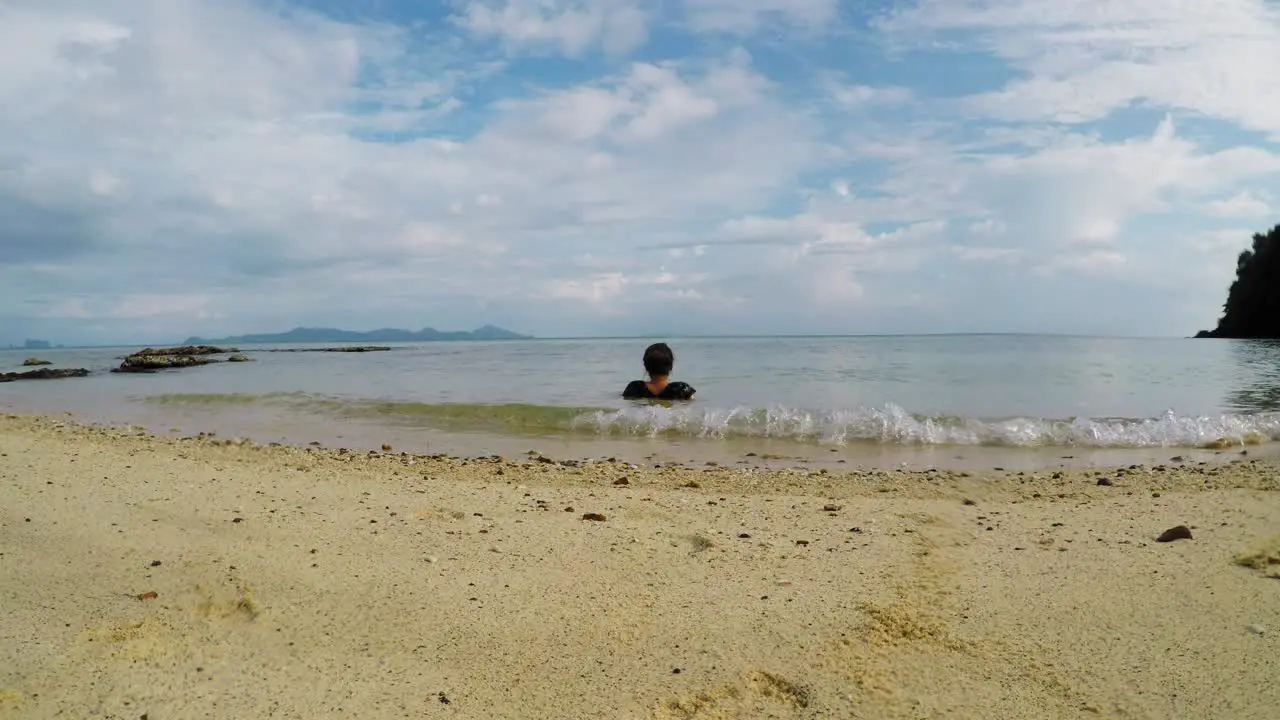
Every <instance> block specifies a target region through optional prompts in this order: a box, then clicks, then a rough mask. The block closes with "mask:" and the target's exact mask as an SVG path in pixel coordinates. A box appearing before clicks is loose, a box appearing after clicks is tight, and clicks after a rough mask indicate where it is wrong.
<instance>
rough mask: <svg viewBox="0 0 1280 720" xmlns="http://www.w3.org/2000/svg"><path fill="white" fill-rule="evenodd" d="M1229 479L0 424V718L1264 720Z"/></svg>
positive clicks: (1259, 551) (1272, 620) (1258, 614)
mask: <svg viewBox="0 0 1280 720" xmlns="http://www.w3.org/2000/svg"><path fill="white" fill-rule="evenodd" d="M534 447H537V445H536V444H534ZM397 450H398V449H397ZM1168 454H1170V455H1172V454H1175V453H1168ZM1184 455H1185V453H1184ZM1219 459H1220V460H1222V461H1223V462H1220V463H1216V464H1214V463H1208V464H1200V463H1199V461H1197V460H1194V459H1191V458H1188V459H1187V461H1184V462H1177V463H1175V462H1171V461H1169V460H1168V459H1166V460H1164V461H1163V462H1164V464H1163V465H1145V466H1142V467H1137V468H1132V469H1129V468H1105V469H1084V468H1074V469H1073V468H1066V469H1052V468H1046V469H1044V470H1040V471H1012V472H1011V471H1005V472H998V471H994V470H982V471H977V470H970V471H959V470H953V471H934V472H928V471H915V470H885V469H864V468H860V467H858V466H855V465H848V466H842V467H841V468H821V469H819V468H807V469H779V470H760V469H752V468H749V467H732V468H730V467H724V466H703V467H696V468H691V467H653V466H652V465H645V466H641V467H633V466H631V465H629V464H626V463H619V462H603V461H602V462H591V463H581V462H564V463H562V462H557V461H555V460H550V459H545V458H537V457H520V458H515V459H510V460H501V461H498V460H493V461H482V460H459V459H451V458H445V457H439V458H428V457H417V456H412V455H406V454H401V453H399V452H397V451H390V452H375V453H373V454H369V453H363V452H346V453H340V452H338V451H333V450H321V449H316V448H307V447H288V446H280V447H263V446H255V445H248V444H225V443H224V441H220V440H218V439H216V438H200V439H185V440H182V439H164V438H157V437H154V436H150V435H147V434H145V433H128V432H120V431H112V430H104V429H96V428H89V427H81V426H76V425H73V424H71V423H70V422H68V421H65V420H58V419H39V418H30V417H14V416H5V417H0V609H2V612H0V717H6V718H8V717H14V718H46V717H76V718H80V717H104V718H105V717H118V718H140V717H146V718H148V720H167V719H168V718H187V717H213V718H247V717H254V718H256V717H277V718H315V717H344V718H345V717H360V718H391V717H397V718H398V717H406V716H409V717H452V718H657V719H663V720H666V719H675V718H679V719H688V720H693V719H699V718H744V719H745V718H942V717H946V718H993V717H1000V718H1099V717H1103V718H1143V719H1146V718H1150V719H1152V720H1154V719H1156V718H1215V719H1231V718H1258V719H1260V720H1261V719H1263V718H1274V717H1276V713H1277V709H1278V708H1280V683H1277V682H1276V680H1275V679H1276V678H1277V677H1280V579H1276V578H1275V577H1271V576H1272V575H1275V574H1277V573H1276V568H1277V567H1280V565H1277V564H1276V563H1280V559H1277V558H1276V553H1277V552H1280V547H1277V545H1276V541H1275V539H1274V538H1276V536H1278V535H1280V492H1277V490H1280V466H1278V465H1276V464H1274V462H1273V461H1272V460H1270V459H1267V460H1258V459H1255V458H1251V457H1249V456H1239V455H1238V454H1235V453H1227V454H1225V455H1223V456H1219ZM624 480H625V482H623V481H624ZM1100 480H1105V481H1106V483H1109V484H1102V485H1100V484H1099V481H1100ZM586 517H597V518H603V519H584V518H586ZM1180 524H1185V525H1187V526H1189V527H1190V530H1191V534H1192V535H1193V537H1192V539H1188V540H1178V541H1174V542H1167V543H1161V542H1156V541H1155V538H1156V537H1157V536H1158V535H1160V533H1161V532H1163V531H1164V530H1166V529H1167V528H1170V527H1171V526H1176V525H1180ZM152 593H154V595H152Z"/></svg>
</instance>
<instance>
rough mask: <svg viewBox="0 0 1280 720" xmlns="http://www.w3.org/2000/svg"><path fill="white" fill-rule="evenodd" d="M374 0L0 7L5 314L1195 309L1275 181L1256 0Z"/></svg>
mask: <svg viewBox="0 0 1280 720" xmlns="http://www.w3.org/2000/svg"><path fill="white" fill-rule="evenodd" d="M382 7H384V9H385V12H382V13H379V15H378V16H377V18H376V19H359V20H353V19H351V18H350V17H346V16H338V15H334V14H329V13H326V12H325V10H324V9H323V8H324V6H322V5H320V4H318V3H314V2H308V3H306V4H304V3H302V2H301V0H289V1H286V2H281V3H276V4H273V5H271V6H269V7H268V6H266V5H263V4H262V3H259V2H256V1H254V0H52V1H50V0H41V1H37V0H11V1H10V2H8V3H5V4H3V5H0V105H3V107H5V108H6V111H5V112H4V113H2V114H0V138H3V140H4V142H0V307H3V308H4V310H3V311H2V312H0V328H5V329H6V332H7V334H10V335H11V336H10V337H5V338H0V340H13V339H21V337H22V336H23V335H36V336H51V337H52V338H53V339H56V340H59V341H66V342H74V341H79V340H84V341H99V342H101V341H111V340H131V339H135V338H137V339H145V340H148V341H149V340H151V339H163V338H164V337H170V338H180V337H183V336H186V335H189V334H203V335H216V334H221V333H229V332H242V331H256V330H273V329H283V328H287V327H291V326H293V325H295V324H300V323H307V324H338V325H347V326H351V327H370V326H383V325H399V326H408V327H419V326H422V325H425V324H431V325H435V326H437V327H464V326H473V325H478V324H481V323H485V322H494V323H498V324H505V325H508V326H512V327H514V328H515V329H519V330H525V331H529V332H534V333H538V334H574V335H580V334H587V333H595V332H607V333H611V334H617V333H627V332H667V331H672V332H886V331H889V332H891V331H947V330H957V329H960V330H964V329H977V330H980V329H993V330H1010V329H1022V330H1037V329H1041V330H1055V329H1063V330H1065V329H1067V326H1068V325H1069V326H1070V328H1071V329H1073V330H1081V329H1087V327H1086V326H1087V324H1088V322H1090V321H1092V319H1097V318H1100V317H1105V322H1106V323H1108V326H1107V327H1105V328H1104V327H1101V326H1099V327H1097V328H1096V329H1097V330H1098V331H1107V332H1116V331H1120V332H1123V331H1124V327H1125V326H1126V325H1125V324H1126V323H1127V324H1129V325H1134V326H1136V325H1141V326H1142V329H1143V331H1144V334H1149V332H1150V330H1151V328H1152V327H1156V328H1159V329H1160V331H1162V332H1169V333H1182V332H1185V331H1189V330H1192V329H1196V328H1198V327H1201V326H1204V325H1205V324H1207V323H1208V322H1210V321H1211V320H1212V318H1213V317H1214V316H1215V315H1216V310H1217V308H1218V306H1219V305H1220V303H1221V297H1220V296H1221V295H1222V293H1223V292H1224V290H1225V286H1226V283H1227V282H1228V281H1229V278H1230V273H1231V271H1232V270H1233V268H1234V254H1235V251H1234V250H1233V248H1232V240H1231V238H1235V240H1234V242H1235V243H1236V244H1237V245H1239V246H1240V247H1243V246H1244V245H1245V244H1247V243H1248V240H1249V235H1250V234H1251V233H1252V232H1254V231H1257V230H1261V229H1265V228H1263V227H1261V226H1259V227H1256V228H1251V229H1249V230H1245V229H1244V227H1243V226H1244V225H1252V224H1254V223H1255V222H1257V223H1259V224H1262V223H1265V221H1266V220H1267V219H1268V218H1269V217H1270V215H1271V212H1272V211H1271V202H1272V198H1273V197H1275V193H1276V188H1275V186H1276V183H1277V173H1280V157H1278V156H1277V155H1276V154H1275V153H1274V152H1273V151H1272V148H1271V146H1270V145H1269V144H1268V142H1267V140H1266V138H1267V137H1268V136H1270V135H1274V134H1276V133H1278V132H1280V115H1277V114H1276V109H1275V108H1274V107H1272V105H1271V104H1269V103H1268V101H1267V98H1269V97H1272V96H1274V95H1275V94H1276V93H1275V90H1276V89H1277V88H1275V87H1274V84H1275V82H1276V80H1275V79H1274V73H1272V72H1270V68H1272V67H1275V66H1276V65H1277V63H1276V61H1277V60H1280V56H1277V55H1276V52H1277V50H1276V48H1280V24H1278V22H1277V18H1276V15H1275V11H1274V10H1273V9H1271V7H1270V6H1269V5H1267V4H1266V3H1263V2H1261V0H1255V1H1249V0H1229V1H1227V2H1222V3H1214V4H1204V5H1203V6H1196V7H1194V8H1188V7H1182V6H1177V7H1175V6H1170V5H1168V4H1167V3H1166V4H1161V3H1157V2H1154V1H1152V0H1115V1H1114V2H1107V3H1101V2H1091V1H1085V0H1079V1H1076V2H1065V3H1060V4H1059V5H1048V6H1047V5H1044V4H1043V3H1032V2H1030V0H984V1H983V2H977V1H976V0H975V1H972V2H970V1H958V2H957V1H950V0H949V1H948V2H941V1H935V0H921V1H920V2H916V3H913V4H910V5H906V6H899V7H897V8H895V9H894V10H893V11H891V12H889V13H887V14H884V15H881V16H878V17H876V18H874V19H873V20H872V21H871V22H869V23H865V22H864V21H863V20H860V19H855V18H852V17H847V13H842V12H841V8H840V7H839V6H838V5H837V3H835V2H833V1H829V0H806V1H805V2H776V1H775V0H759V1H757V0H752V1H749V2H746V1H739V2H720V0H683V1H682V2H677V3H655V2H649V1H648V0H606V1H604V2H581V1H580V0H459V1H458V2H455V3H451V4H449V6H448V8H447V9H446V10H444V11H433V13H434V14H424V13H423V11H422V10H420V9H418V8H417V7H415V5H414V4H411V3H398V2H396V3H388V4H385V5H384V6H382ZM855 23H858V24H855ZM792 30H795V31H797V32H791V31H792ZM852 34H857V35H858V36H859V37H860V38H862V39H864V40H866V42H863V43H861V44H859V45H858V46H857V47H856V48H854V49H850V48H851V46H850V45H849V42H850V41H849V37H850V36H851V35H852ZM842 48H843V50H842ZM780 50H782V52H780ZM841 52H849V53H855V54H856V60H851V59H850V58H854V55H848V56H847V57H846V56H844V55H841V54H840V53H841ZM842 58H844V59H842ZM1223 221H1229V222H1231V224H1232V226H1231V227H1223V226H1222V222H1223ZM1241 221H1244V222H1241ZM1215 253H1217V254H1215ZM1218 254H1220V255H1221V257H1218ZM1206 258H1211V260H1206ZM1098 283H1113V284H1115V286H1116V287H1123V288H1126V289H1124V290H1108V291H1107V292H1106V293H1105V294H1104V293H1101V292H1100V291H1099V290H1098V288H1100V287H1103V286H1102V285H1098ZM1175 289H1176V290H1178V291H1179V292H1181V293H1182V295H1183V296H1185V297H1188V298H1193V300H1194V301H1195V302H1197V303H1201V302H1202V305H1203V306H1202V307H1201V306H1196V305H1194V304H1193V300H1187V301H1185V302H1183V303H1181V304H1178V305H1169V304H1168V303H1167V302H1166V301H1167V297H1168V296H1167V293H1168V292H1173V290H1175ZM1001 293H1022V294H1023V299H1022V300H1020V301H1019V302H1018V303H1016V305H1017V306H1018V307H1017V308H1016V310H1015V309H1014V308H1012V307H1011V306H1010V304H1009V303H1007V302H1004V301H1003V300H1002V298H1001ZM1104 295H1105V297H1106V298H1107V299H1108V302H1113V301H1114V300H1115V298H1117V297H1118V298H1120V299H1121V300H1123V301H1125V302H1128V303H1130V309H1129V310H1127V311H1125V312H1109V313H1100V312H1097V311H1096V310H1097V309H1096V308H1094V309H1090V308H1088V307H1082V308H1078V311H1079V318H1074V316H1068V315H1064V314H1063V313H1064V311H1063V310H1062V307H1061V306H1062V303H1063V302H1064V298H1072V302H1073V303H1075V302H1077V299H1078V298H1080V297H1082V296H1091V297H1096V298H1099V300H1098V302H1102V299H1101V298H1103V297H1104ZM1080 318H1083V319H1080ZM1097 322H1102V321H1101V320H1098V321H1097Z"/></svg>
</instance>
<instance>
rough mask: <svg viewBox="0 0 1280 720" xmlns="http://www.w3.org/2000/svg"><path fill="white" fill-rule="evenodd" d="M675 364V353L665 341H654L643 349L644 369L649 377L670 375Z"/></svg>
mask: <svg viewBox="0 0 1280 720" xmlns="http://www.w3.org/2000/svg"><path fill="white" fill-rule="evenodd" d="M675 364H676V355H675V353H673V352H671V348H669V347H667V344H666V343H654V344H652V345H650V346H649V347H647V348H645V350H644V371H645V372H647V373H649V377H659V376H662V375H670V374H671V368H672V367H674V366H675Z"/></svg>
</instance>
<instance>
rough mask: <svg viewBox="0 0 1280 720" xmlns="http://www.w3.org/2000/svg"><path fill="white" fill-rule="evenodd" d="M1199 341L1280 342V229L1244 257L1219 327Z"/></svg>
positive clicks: (1205, 332) (1262, 237) (1238, 263)
mask: <svg viewBox="0 0 1280 720" xmlns="http://www.w3.org/2000/svg"><path fill="white" fill-rule="evenodd" d="M1196 337H1198V338H1248V339H1280V225H1277V226H1275V227H1274V228H1272V229H1271V231H1270V232H1268V233H1267V234H1265V235H1263V234H1260V233H1259V234H1255V235H1254V236H1253V247H1252V248H1250V249H1248V250H1245V251H1244V252H1242V253H1240V257H1239V258H1237V260H1236V279H1235V281H1234V282H1232V283H1231V287H1230V289H1229V290H1228V291H1227V302H1226V303H1225V304H1224V305H1223V307H1222V317H1221V319H1219V320H1218V327H1216V328H1214V329H1213V330H1201V331H1200V332H1199V333H1196Z"/></svg>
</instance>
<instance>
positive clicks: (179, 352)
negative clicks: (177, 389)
mask: <svg viewBox="0 0 1280 720" xmlns="http://www.w3.org/2000/svg"><path fill="white" fill-rule="evenodd" d="M236 352H239V350H237V349H235V348H223V347H215V346H213V345H183V346H181V347H171V348H143V349H142V350H139V351H138V352H136V353H133V354H131V355H129V356H128V357H126V358H124V362H122V363H120V367H118V368H116V369H114V370H112V371H111V372H117V373H150V372H156V371H158V370H172V369H174V368H185V367H196V366H197V365H211V364H213V363H216V362H220V361H219V360H218V359H217V358H212V357H209V356H210V355H224V354H227V353H236ZM241 357H243V356H241ZM244 359H245V360H247V359H248V358H244ZM235 362H243V360H237V361H235Z"/></svg>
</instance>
